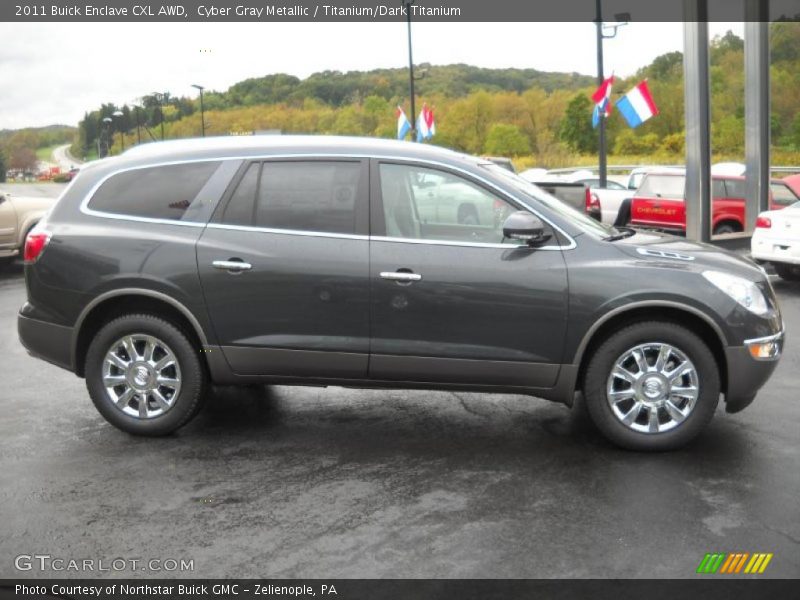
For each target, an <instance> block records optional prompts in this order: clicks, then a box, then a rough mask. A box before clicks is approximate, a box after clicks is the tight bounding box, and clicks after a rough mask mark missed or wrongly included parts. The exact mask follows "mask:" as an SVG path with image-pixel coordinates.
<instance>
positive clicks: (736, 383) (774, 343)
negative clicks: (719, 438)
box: [725, 331, 784, 413]
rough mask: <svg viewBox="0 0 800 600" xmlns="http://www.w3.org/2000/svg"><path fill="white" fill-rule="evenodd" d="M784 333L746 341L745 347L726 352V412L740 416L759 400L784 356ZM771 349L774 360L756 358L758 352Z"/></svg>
mask: <svg viewBox="0 0 800 600" xmlns="http://www.w3.org/2000/svg"><path fill="white" fill-rule="evenodd" d="M783 343H784V333H783V331H781V332H780V333H776V334H775V335H771V336H769V337H766V338H758V339H753V340H746V341H745V343H744V345H742V346H729V347H728V348H725V358H726V361H727V363H728V387H727V391H726V393H725V411H726V412H729V413H735V412H739V411H740V410H743V409H744V408H747V406H749V405H750V403H751V402H753V400H754V399H755V397H756V393H757V392H758V390H760V389H761V387H762V386H763V385H764V384H765V383H766V382H767V380H768V379H769V378H770V376H771V375H772V372H773V371H774V370H775V367H777V366H778V360H779V359H780V357H781V354H782V353H783ZM762 346H770V347H771V352H770V354H772V355H771V356H768V357H762V358H754V354H757V353H755V352H754V351H755V349H756V348H760V347H762Z"/></svg>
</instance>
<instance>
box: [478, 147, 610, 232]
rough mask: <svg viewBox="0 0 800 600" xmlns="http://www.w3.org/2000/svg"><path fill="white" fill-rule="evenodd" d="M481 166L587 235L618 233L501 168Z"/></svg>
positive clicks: (491, 165) (492, 165)
mask: <svg viewBox="0 0 800 600" xmlns="http://www.w3.org/2000/svg"><path fill="white" fill-rule="evenodd" d="M481 166H482V167H483V168H484V169H486V170H487V171H491V172H492V173H493V174H494V175H497V176H498V177H500V178H501V179H502V180H503V181H505V182H506V183H510V184H511V185H512V186H514V188H515V189H516V190H517V191H520V192H522V193H523V194H525V196H527V197H528V198H532V199H533V200H535V201H536V202H539V203H541V204H544V205H545V206H546V207H547V208H548V209H550V210H551V211H553V212H554V213H556V214H557V215H558V216H560V217H562V218H563V219H566V220H568V221H569V222H570V223H571V224H572V225H574V226H575V227H578V228H579V229H580V230H581V231H583V232H584V233H588V234H590V235H592V236H594V237H598V238H607V237H611V236H614V235H617V234H618V233H619V232H618V231H617V230H616V229H614V228H613V227H609V226H608V225H603V224H602V223H600V222H599V221H595V220H594V219H592V218H591V217H589V216H587V215H585V214H584V213H582V212H580V211H578V210H575V209H574V208H572V207H571V206H567V205H566V204H564V203H563V202H562V201H561V200H559V199H558V198H556V197H555V196H551V195H550V194H548V193H547V192H545V191H543V190H541V189H540V188H538V187H536V186H535V185H534V184H532V183H530V182H529V181H526V180H525V179H523V178H522V177H520V176H519V175H516V174H515V173H511V172H510V171H506V170H505V169H503V168H502V167H498V166H497V165H495V164H492V163H490V164H481Z"/></svg>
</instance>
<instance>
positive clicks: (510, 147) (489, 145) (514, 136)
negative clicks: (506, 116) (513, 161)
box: [484, 123, 531, 156]
mask: <svg viewBox="0 0 800 600" xmlns="http://www.w3.org/2000/svg"><path fill="white" fill-rule="evenodd" d="M484 151H485V152H486V154H491V155H496V156H524V155H527V154H530V153H531V144H530V141H529V140H528V138H527V137H526V136H525V134H524V133H522V131H521V130H520V128H519V127H517V126H516V125H508V124H506V123H495V124H494V125H492V126H491V128H489V134H488V135H487V136H486V145H485V146H484Z"/></svg>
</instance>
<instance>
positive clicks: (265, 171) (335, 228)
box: [222, 161, 362, 234]
mask: <svg viewBox="0 0 800 600" xmlns="http://www.w3.org/2000/svg"><path fill="white" fill-rule="evenodd" d="M257 168H258V167H257V165H253V166H251V167H250V171H248V173H247V174H246V175H245V178H244V179H243V180H242V182H241V183H240V184H239V186H238V188H237V189H236V191H235V192H234V194H233V196H232V197H231V200H230V202H229V203H228V206H227V207H226V208H225V212H224V214H223V217H222V220H223V222H225V223H231V224H236V225H254V226H256V227H265V228H269V229H292V230H298V231H322V232H327V233H350V234H352V233H355V232H356V207H357V204H358V203H357V198H358V195H359V188H360V186H361V185H362V181H361V176H362V168H361V164H360V163H356V162H336V161H303V162H300V161H298V162H294V161H292V162H265V163H263V164H262V165H261V174H260V177H258V176H257V174H256V171H257ZM256 180H258V185H257V190H256V183H255V182H256ZM254 191H255V195H254V194H253V192H254ZM254 197H255V206H254V205H253V198H254Z"/></svg>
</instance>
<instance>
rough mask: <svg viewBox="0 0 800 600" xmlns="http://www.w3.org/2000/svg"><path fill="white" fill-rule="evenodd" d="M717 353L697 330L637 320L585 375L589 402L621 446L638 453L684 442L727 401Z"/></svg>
mask: <svg viewBox="0 0 800 600" xmlns="http://www.w3.org/2000/svg"><path fill="white" fill-rule="evenodd" d="M720 388H721V385H720V376H719V368H718V366H717V363H716V360H715V359H714V355H713V354H712V353H711V350H710V349H709V348H708V346H707V345H706V343H705V342H703V340H702V339H700V338H699V337H698V336H697V335H695V334H694V333H693V332H692V331H690V330H689V329H687V328H685V327H683V326H681V325H678V324H675V323H667V322H660V321H647V322H641V323H635V324H633V325H630V326H628V327H625V328H624V329H621V330H619V331H617V332H616V333H614V334H612V335H611V336H610V337H608V338H607V339H606V340H605V342H603V343H602V344H601V345H600V346H599V347H598V348H597V349H596V350H595V352H594V354H593V355H592V357H591V359H590V361H589V364H588V366H587V369H586V374H585V376H584V383H583V390H584V396H585V398H586V407H587V409H588V411H589V415H590V416H591V418H592V421H593V422H594V424H595V425H596V426H597V427H598V429H600V431H601V432H602V433H603V434H604V435H605V436H606V437H607V438H608V439H609V440H611V441H612V442H613V443H615V444H617V445H618V446H621V447H623V448H628V449H630V450H644V451H660V450H672V449H675V448H678V447H680V446H683V445H684V444H686V443H688V442H689V441H690V440H692V439H693V438H695V437H696V436H697V435H699V434H700V432H701V431H702V430H703V429H705V427H706V426H707V425H708V423H709V421H710V420H711V418H712V417H713V416H714V411H715V410H716V408H717V404H718V403H719V395H720Z"/></svg>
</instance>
